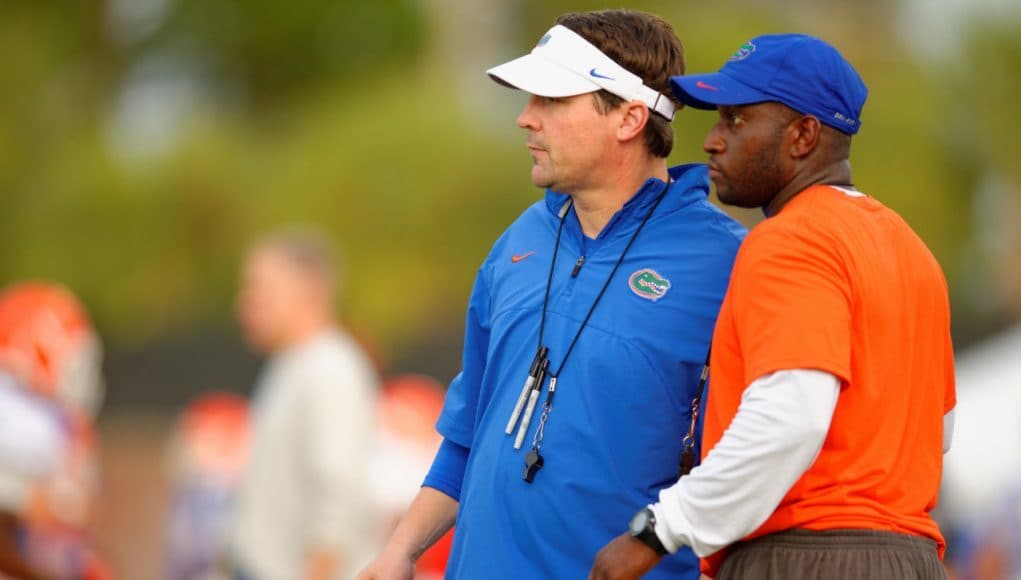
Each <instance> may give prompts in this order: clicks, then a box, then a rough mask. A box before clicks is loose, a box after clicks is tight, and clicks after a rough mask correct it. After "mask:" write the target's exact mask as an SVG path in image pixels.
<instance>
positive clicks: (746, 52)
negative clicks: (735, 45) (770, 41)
mask: <svg viewBox="0 0 1021 580" xmlns="http://www.w3.org/2000/svg"><path fill="white" fill-rule="evenodd" d="M753 52H755V45H754V44H752V43H751V41H748V42H746V43H744V44H742V45H741V48H739V49H737V51H736V52H735V53H734V54H732V55H730V62H734V61H735V60H744V59H746V58H748V57H749V56H750V55H751V54H752V53H753Z"/></svg>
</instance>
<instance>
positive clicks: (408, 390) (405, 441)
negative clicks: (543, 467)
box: [372, 375, 453, 580]
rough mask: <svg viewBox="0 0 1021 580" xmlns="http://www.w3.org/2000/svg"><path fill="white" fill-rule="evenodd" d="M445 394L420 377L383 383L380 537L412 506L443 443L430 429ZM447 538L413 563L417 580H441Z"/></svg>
mask: <svg viewBox="0 0 1021 580" xmlns="http://www.w3.org/2000/svg"><path fill="white" fill-rule="evenodd" d="M444 393H445V389H444V388H443V385H442V384H440V382H439V381H437V380H436V379H434V378H432V377H428V376H425V375H399V376H396V377H392V378H390V379H388V380H387V381H386V382H385V383H384V384H383V392H382V396H381V397H380V399H379V406H378V409H377V412H378V417H379V449H378V450H377V452H376V454H375V456H374V457H373V461H372V492H373V496H374V497H375V499H376V510H377V514H378V516H377V517H378V518H379V520H378V521H380V522H382V527H383V532H384V537H389V535H390V533H392V532H393V529H394V528H395V527H396V526H397V523H398V521H399V520H400V518H401V516H402V515H404V512H405V511H406V510H407V509H408V507H409V506H410V505H411V502H412V501H414V499H415V496H416V495H417V494H418V491H419V489H420V488H421V486H422V477H423V476H424V475H425V474H426V473H427V472H428V471H429V466H430V465H432V461H433V458H434V457H435V456H436V451H437V450H439V447H440V443H441V442H442V441H443V438H442V437H441V436H440V434H439V433H437V432H436V429H435V427H434V425H435V424H436V420H437V419H439V417H440V411H442V410H443V396H444ZM452 539H453V532H447V534H446V535H444V536H443V537H442V538H441V539H440V540H439V541H437V542H436V543H435V544H433V546H432V547H431V548H429V549H428V550H426V551H425V552H424V553H423V554H422V556H421V557H419V558H418V560H416V561H415V578H416V580H438V579H439V578H442V577H443V574H444V572H445V571H446V566H447V558H448V556H449V555H450V547H451V542H452Z"/></svg>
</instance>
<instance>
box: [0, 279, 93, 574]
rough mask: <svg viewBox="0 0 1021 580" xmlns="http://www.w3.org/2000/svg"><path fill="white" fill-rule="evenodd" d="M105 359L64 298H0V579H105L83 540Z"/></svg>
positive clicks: (64, 293)
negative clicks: (101, 361) (103, 361)
mask: <svg viewBox="0 0 1021 580" xmlns="http://www.w3.org/2000/svg"><path fill="white" fill-rule="evenodd" d="M101 352H102V351H101V347H100V341H99V338H98V337H97V335H96V333H95V332H94V330H93V328H92V323H91V322H90V321H89V318H88V315H87V314H86V312H85V309H84V308H83V307H82V305H81V304H80V303H79V302H78V300H77V299H76V298H75V297H74V296H73V295H72V294H71V292H70V291H68V290H67V289H65V288H63V287H61V286H58V285H55V284H50V283H44V282H33V283H23V284H19V285H16V286H13V287H11V288H9V289H7V290H5V291H4V292H3V293H2V294H0V578H5V577H12V578H23V579H27V580H35V579H72V578H73V579H90V580H100V579H104V578H110V577H111V576H110V573H109V572H108V571H107V570H106V568H105V566H104V565H103V564H102V563H101V561H100V560H99V559H98V558H97V557H96V555H95V554H94V553H93V552H92V550H91V548H90V547H89V542H88V540H87V536H88V534H87V532H88V527H89V521H90V514H91V511H92V508H93V504H94V501H95V497H96V493H97V488H98V478H97V465H96V446H95V435H94V424H93V420H94V415H95V412H96V410H97V408H98V406H99V402H100V399H101V398H102V392H103V381H102V377H101V374H100V359H101Z"/></svg>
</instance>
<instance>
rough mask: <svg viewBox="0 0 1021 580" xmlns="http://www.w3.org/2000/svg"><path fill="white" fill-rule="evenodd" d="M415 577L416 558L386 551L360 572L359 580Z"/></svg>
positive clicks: (409, 578)
mask: <svg viewBox="0 0 1021 580" xmlns="http://www.w3.org/2000/svg"><path fill="white" fill-rule="evenodd" d="M414 577H415V562H414V560H412V559H411V558H407V557H401V556H391V555H388V554H386V553H385V552H384V553H383V554H380V556H379V557H378V558H376V560H375V561H374V562H372V563H371V564H369V565H368V566H366V567H365V569H364V570H362V571H361V572H359V573H358V576H357V580H412V579H413V578H414Z"/></svg>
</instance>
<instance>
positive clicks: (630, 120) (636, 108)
mask: <svg viewBox="0 0 1021 580" xmlns="http://www.w3.org/2000/svg"><path fill="white" fill-rule="evenodd" d="M620 107H621V112H622V115H621V118H620V124H619V125H618V126H617V139H619V140H620V141H622V142H623V141H631V140H632V139H635V138H638V137H641V136H642V133H643V132H644V131H645V125H647V124H648V123H649V107H648V106H646V104H645V103H643V102H641V101H628V102H626V103H624V104H622V105H621V106H620Z"/></svg>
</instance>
